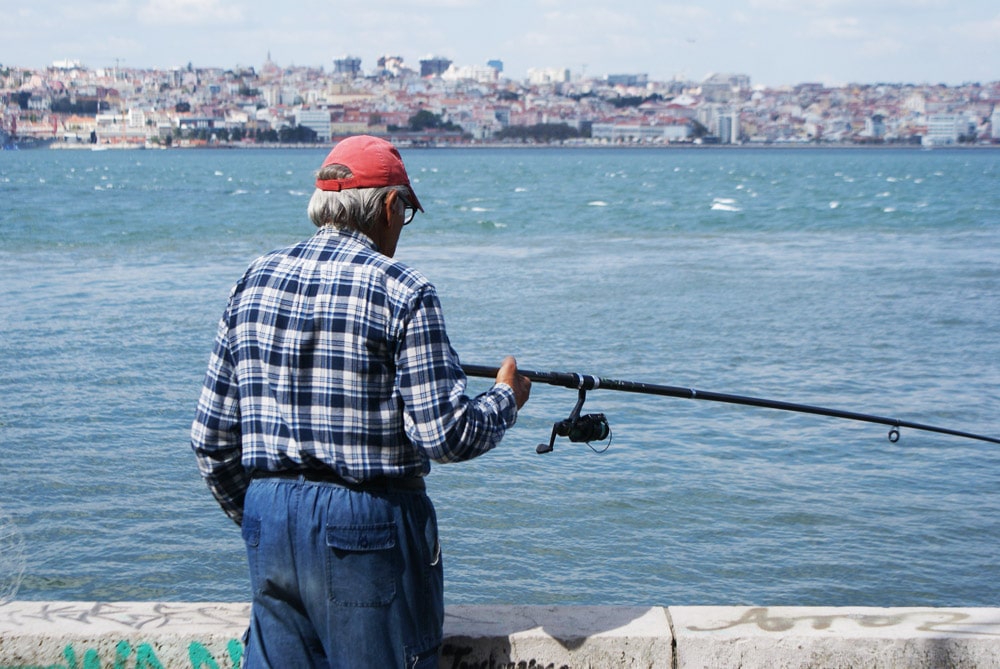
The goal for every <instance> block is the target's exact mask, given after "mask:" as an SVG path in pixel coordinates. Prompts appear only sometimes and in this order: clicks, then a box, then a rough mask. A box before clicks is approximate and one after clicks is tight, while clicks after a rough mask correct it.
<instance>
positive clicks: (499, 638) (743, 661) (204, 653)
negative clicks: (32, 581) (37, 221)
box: [0, 602, 1000, 669]
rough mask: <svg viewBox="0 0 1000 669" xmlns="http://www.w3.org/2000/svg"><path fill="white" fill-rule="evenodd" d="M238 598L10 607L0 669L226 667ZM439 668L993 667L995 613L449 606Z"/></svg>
mask: <svg viewBox="0 0 1000 669" xmlns="http://www.w3.org/2000/svg"><path fill="white" fill-rule="evenodd" d="M248 614H249V606H248V605H246V604H217V603H178V602H161V603H155V602H10V603H7V604H4V605H0V669H13V668H14V667H18V668H19V669H25V668H26V667H38V668H41V667H45V668H47V669H98V668H100V667H108V668H111V667H113V668H114V669H130V668H132V667H135V668H142V669H158V668H163V669H168V668H172V667H178V668H181V669H232V668H235V667H238V666H239V662H240V658H241V657H242V652H243V646H242V644H241V642H240V640H239V639H240V636H241V635H242V633H243V630H244V628H245V626H246V621H247V616H248ZM445 636H446V639H445V644H444V648H443V652H442V657H441V665H440V666H441V667H455V668H458V667H477V668H478V667H482V668H487V667H489V668H491V669H492V668H500V667H518V668H520V667H526V668H527V667H552V668H553V669H558V668H561V667H574V668H575V667H594V668H606V667H644V668H646V667H648V668H656V669H659V668H663V669H673V668H675V667H676V668H678V669H686V668H688V667H713V668H714V667H742V668H747V669H749V668H752V667H761V668H764V667H766V668H768V669H772V668H774V667H845V668H846V667H872V668H878V667H886V668H889V667H892V668H894V669H895V668H897V667H928V668H931V667H933V668H938V667H976V668H979V667H983V668H988V667H998V668H1000V609H997V608H988V609H984V608H979V609H960V608H955V609H940V608H797V607H773V608H765V607H731V606H675V607H669V608H664V607H616V606H570V607H546V606H451V607H448V609H447V619H446V622H445Z"/></svg>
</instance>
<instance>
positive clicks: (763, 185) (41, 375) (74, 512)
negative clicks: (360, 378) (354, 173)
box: [0, 148, 1000, 606]
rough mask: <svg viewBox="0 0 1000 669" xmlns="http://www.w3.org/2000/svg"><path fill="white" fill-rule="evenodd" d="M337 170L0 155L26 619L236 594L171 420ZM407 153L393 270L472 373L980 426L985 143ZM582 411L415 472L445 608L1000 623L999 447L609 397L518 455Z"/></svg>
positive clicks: (3, 458) (987, 271) (231, 559)
mask: <svg viewBox="0 0 1000 669" xmlns="http://www.w3.org/2000/svg"><path fill="white" fill-rule="evenodd" d="M325 152H326V150H325V149H324V148H317V149H310V150H257V151H253V150H233V151H224V150H170V151H104V152H91V151H41V150H39V151H23V152H7V153H2V154H0V203H2V207H0V277H2V279H0V354H2V362H0V514H2V515H0V518H3V517H5V518H7V521H5V522H6V525H7V528H8V534H0V536H8V535H9V536H13V534H12V533H11V529H10V528H13V530H14V531H16V534H17V537H18V538H19V539H20V540H22V541H23V544H21V546H22V548H21V552H22V554H23V560H21V561H20V562H19V561H17V560H15V559H12V558H10V551H9V547H10V546H11V545H13V543H12V541H7V542H6V545H7V546H8V559H6V560H0V566H3V567H4V569H5V570H6V572H7V573H6V574H2V575H0V577H3V578H6V579H7V581H8V582H10V581H12V580H13V579H15V578H16V579H17V583H18V585H19V590H18V593H17V596H18V597H19V598H22V599H53V600H57V599H59V600H62V599H72V600H190V601H211V600H223V601H244V600H246V599H247V598H248V597H249V593H248V590H247V573H246V561H245V557H244V554H243V548H242V543H241V540H240V536H239V530H238V528H237V527H236V526H235V525H234V524H233V523H232V522H231V521H229V520H228V519H227V518H226V517H225V516H224V515H223V514H222V512H221V511H220V510H219V509H218V507H217V506H216V505H215V502H214V500H213V499H212V498H211V495H210V494H209V492H208V490H207V488H206V487H205V486H204V484H203V483H202V481H201V479H200V478H199V476H198V473H197V468H196V465H195V461H194V458H193V456H192V454H191V451H190V448H189V445H188V434H189V427H190V422H191V418H192V416H193V411H194V406H195V403H196V400H197V396H198V393H199V389H200V384H201V381H202V377H203V374H204V371H205V366H206V363H207V358H208V353H209V350H210V347H211V342H212V338H213V335H214V333H215V328H216V323H217V321H218V318H219V316H220V315H221V313H222V310H223V308H224V306H225V302H226V297H227V294H228V291H229V288H230V287H231V285H232V284H233V282H235V280H236V279H237V278H238V277H239V275H240V274H241V273H242V271H243V269H244V268H245V266H246V264H247V263H248V262H249V261H250V260H251V259H252V258H253V257H255V256H256V255H258V254H261V253H263V252H266V251H268V250H270V249H272V248H275V247H278V246H282V245H285V244H288V243H292V242H294V241H296V240H298V239H301V238H303V237H305V236H308V235H310V234H311V233H312V231H313V228H312V225H311V224H310V223H309V221H308V219H307V217H306V214H305V209H306V203H307V202H308V198H309V195H310V193H311V191H312V185H311V184H312V179H313V174H314V170H315V169H316V168H317V167H318V165H319V163H320V162H321V161H322V158H323V156H324V155H325ZM404 158H405V160H406V162H407V165H408V167H409V170H410V173H411V175H412V177H413V181H414V187H415V189H416V191H417V193H418V194H419V196H420V199H421V202H422V203H423V204H424V206H425V209H426V213H425V214H420V215H418V216H417V218H416V220H415V221H414V222H413V224H412V225H410V226H408V227H407V228H406V229H405V230H404V232H403V236H402V239H401V241H400V245H399V250H398V253H397V257H399V258H400V259H402V260H403V261H405V262H407V263H410V264H412V265H414V266H416V267H418V268H419V269H421V270H422V271H423V272H424V273H425V274H426V275H427V276H428V277H430V279H431V280H432V281H433V282H434V283H435V284H436V286H437V288H438V291H439V294H440V296H441V300H442V303H443V306H444V309H445V315H446V319H447V323H448V330H449V334H450V336H451V339H452V343H453V345H454V347H455V348H456V349H457V351H458V352H459V354H460V356H461V359H462V361H463V362H466V363H474V364H484V365H496V364H497V363H499V361H500V360H501V359H502V357H503V356H505V355H507V354H514V355H516V356H517V358H518V360H519V362H520V364H521V365H522V366H523V367H526V368H529V369H533V370H538V371H569V372H580V373H584V374H593V375H597V376H603V377H608V378H616V379H622V380H632V381H643V382H648V383H656V384H667V385H676V386H683V387H693V388H697V389H702V390H711V391H715V392H727V393H735V394H742V395H751V396H756V397H764V398H769V399H777V400H784V401H791V402H800V403H806V404H813V405H820V406H827V407H832V408H836V409H843V410H850V411H857V412H862V413H871V414H876V415H881V416H888V417H892V418H899V419H902V420H909V421H914V422H920V423H929V424H933V425H943V426H945V427H952V428H956V429H960V430H966V431H970V432H978V433H983V434H987V435H990V436H993V437H996V436H1000V152H998V151H992V150H933V151H920V150H881V149H864V150H861V149H858V150H844V149H841V150H824V149H797V150H777V149H770V150H769V149H740V150H726V149H709V148H706V149H701V150H694V149H687V150H685V149H648V150H645V149H610V148H609V149H537V150H526V149H432V150H405V151H404ZM488 383H489V382H488V380H484V379H472V380H470V391H472V392H479V391H481V390H482V389H485V388H486V387H487V386H488ZM576 400H577V393H576V392H575V391H573V390H567V389H563V388H555V387H548V386H543V385H541V384H536V385H535V386H534V388H533V389H532V396H531V400H530V402H529V403H528V404H527V405H526V407H525V408H524V409H523V411H522V412H521V415H520V417H519V419H518V423H517V425H516V426H515V427H514V428H513V429H512V430H511V431H510V432H509V433H508V435H507V436H506V438H505V439H504V441H503V443H502V444H501V446H500V447H499V448H498V449H496V450H495V451H493V452H491V453H489V454H487V455H486V456H484V457H482V458H480V459H478V460H476V461H473V462H468V463H463V464H456V465H447V466H435V467H434V469H433V471H432V473H431V476H430V478H429V483H428V487H429V490H430V494H431V495H432V498H433V499H434V501H435V504H436V506H437V510H438V516H439V520H440V525H441V534H442V543H443V547H444V560H445V574H446V599H447V601H448V603H450V604H459V603H484V604H486V603H496V604H655V605H681V604H758V605H873V606H909V605H927V606H932V605H937V606H943V605H966V606H995V605H997V603H998V600H1000V561H998V559H997V555H998V554H1000V486H998V483H1000V446H997V445H994V444H989V443H985V442H979V441H971V440H966V439H961V438H956V437H950V436H945V435H939V434H932V433H926V432H920V431H916V430H912V429H905V428H904V429H903V430H902V437H901V439H900V440H899V441H898V442H897V443H891V442H890V441H889V440H888V439H887V428H886V427H884V426H881V425H873V424H868V423H858V422H852V421H845V420H840V419H832V418H824V417H818V416H807V415H801V414H792V413H787V412H781V411H775V410H770V409H758V408H750V407H740V406H731V405H725V404H715V403H709V402H699V401H694V400H688V399H671V398H664V397H652V396H645V395H636V394H625V393H616V392H613V391H607V390H604V391H601V390H597V391H592V392H590V393H589V394H588V395H587V398H586V404H585V406H584V412H585V413H588V412H601V413H604V414H605V415H606V416H607V418H608V420H609V422H610V425H611V430H612V435H611V442H610V444H607V443H600V444H591V445H590V446H591V447H588V445H586V444H571V443H569V442H568V441H566V440H565V439H557V440H556V444H555V450H554V451H553V452H551V453H548V454H545V455H538V454H536V452H535V446H536V445H537V444H538V443H541V442H548V441H549V437H550V434H551V430H552V425H553V423H554V422H555V421H558V420H561V419H563V418H566V417H567V416H568V414H569V412H570V411H571V410H572V408H573V406H574V404H575V402H576ZM605 447H606V450H604V449H605ZM602 450H604V452H603V453H599V452H598V451H602ZM3 549H4V547H2V546H0V552H2V551H3ZM13 572H17V573H13Z"/></svg>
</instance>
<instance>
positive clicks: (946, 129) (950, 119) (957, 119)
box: [923, 114, 964, 146]
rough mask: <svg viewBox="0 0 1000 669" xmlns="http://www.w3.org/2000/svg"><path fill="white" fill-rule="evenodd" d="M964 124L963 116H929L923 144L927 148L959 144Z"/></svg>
mask: <svg viewBox="0 0 1000 669" xmlns="http://www.w3.org/2000/svg"><path fill="white" fill-rule="evenodd" d="M963 122H964V118H963V117H962V115H961V114H928V115H927V134H926V135H924V139H923V143H924V144H925V145H927V146H940V145H949V144H957V143H958V138H959V136H960V135H961V134H962V125H963Z"/></svg>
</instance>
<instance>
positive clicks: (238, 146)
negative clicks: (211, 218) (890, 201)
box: [24, 138, 1000, 151]
mask: <svg viewBox="0 0 1000 669" xmlns="http://www.w3.org/2000/svg"><path fill="white" fill-rule="evenodd" d="M390 141H391V138H390ZM332 144H333V143H332V142H331V143H329V144H328V143H319V142H317V143H315V144H301V143H295V144H284V143H277V142H276V143H259V144H256V143H254V144H251V143H234V144H222V143H219V144H200V145H197V146H180V145H173V146H162V145H129V146H123V145H121V144H83V143H69V142H52V143H50V144H48V145H47V146H44V147H24V148H25V149H26V150H27V149H31V148H49V149H53V150H71V151H87V150H90V151H105V150H108V151H137V150H138V151H141V150H148V151H165V150H209V151H217V150H275V149H297V150H311V149H324V148H327V147H329V146H332ZM397 146H399V147H400V148H402V149H406V150H408V151H409V150H439V149H525V150H528V149H542V150H545V149H629V150H643V149H656V150H682V151H683V150H716V151H718V150H721V151H726V150H753V149H779V150H786V149H787V150H809V149H813V150H815V149H836V150H852V149H854V150H863V151H870V150H878V149H882V150H894V151H941V150H961V151H965V150H976V149H986V150H989V149H998V148H1000V143H991V144H946V145H938V146H933V145H932V146H924V145H921V144H840V143H837V144H835V143H830V144H817V143H806V142H802V143H798V142H773V143H757V142H747V143H744V144H693V143H669V144H597V143H593V144H590V143H587V144H582V143H569V144H526V143H516V144H514V143H510V144H508V143H500V142H484V143H471V142H462V143H454V144H451V143H448V144H431V145H427V144H405V143H400V144H397Z"/></svg>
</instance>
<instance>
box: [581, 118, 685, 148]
mask: <svg viewBox="0 0 1000 669" xmlns="http://www.w3.org/2000/svg"><path fill="white" fill-rule="evenodd" d="M590 136H591V138H592V139H597V140H603V141H607V142H611V143H612V144H617V143H628V144H633V143H638V144H665V143H667V142H680V141H685V140H687V139H690V137H691V124H690V123H689V122H687V121H686V120H685V121H679V122H677V123H668V124H657V125H643V124H639V123H595V124H594V125H593V126H592V127H591V129H590Z"/></svg>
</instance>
